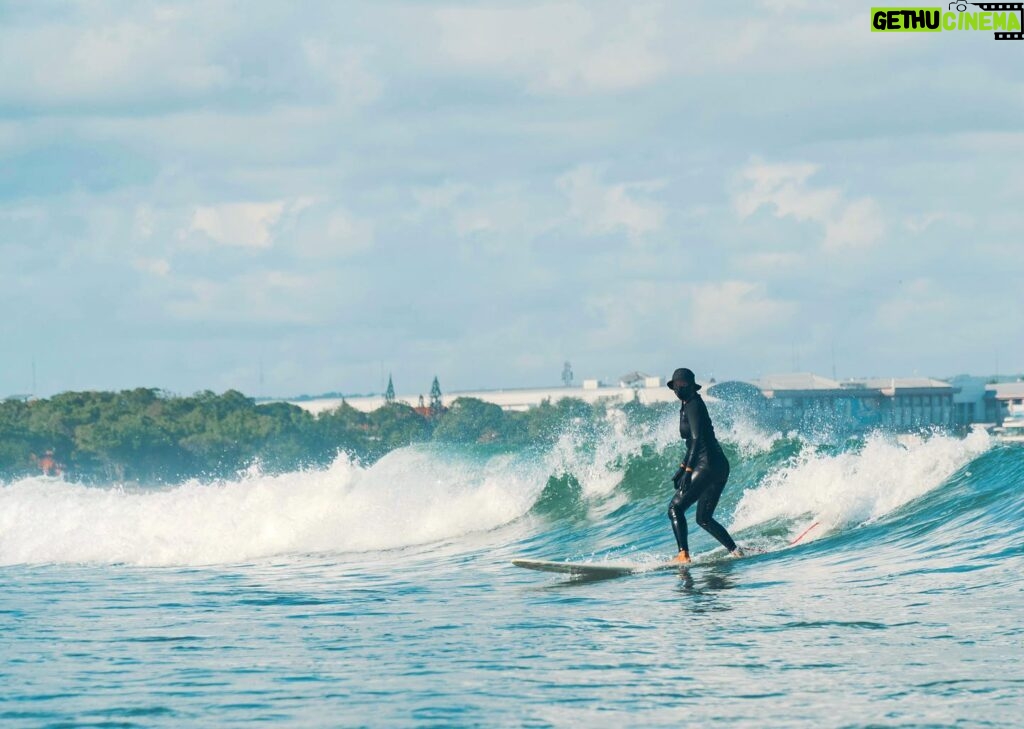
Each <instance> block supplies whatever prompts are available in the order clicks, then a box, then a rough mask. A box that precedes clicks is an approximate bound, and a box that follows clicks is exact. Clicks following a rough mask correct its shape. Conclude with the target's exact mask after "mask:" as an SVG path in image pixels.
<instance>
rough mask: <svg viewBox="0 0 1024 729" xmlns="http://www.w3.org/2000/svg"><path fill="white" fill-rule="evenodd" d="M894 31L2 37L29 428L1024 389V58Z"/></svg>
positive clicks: (271, 13)
mask: <svg viewBox="0 0 1024 729" xmlns="http://www.w3.org/2000/svg"><path fill="white" fill-rule="evenodd" d="M869 7H870V3H864V2H837V3H821V2H801V1H797V0H773V1H768V0H765V1H764V2H760V3H754V2H743V3H739V2H687V3H678V2H644V1H643V0H639V1H633V2H629V3H623V2H619V3H606V2H542V3H533V2H507V3H480V2H474V3H433V2H388V1H386V0H382V1H380V2H366V3H349V2H322V3H318V2H313V1H312V0H310V1H308V2H302V3H286V2H280V3H267V2H245V3H223V2H197V3H189V2H175V3H148V2H82V3H45V2H39V3H3V2H0V307H2V310H3V312H4V315H3V316H2V317H0V348H2V349H0V396H2V395H8V394H15V393H26V392H29V391H30V390H31V389H32V382H33V374H32V373H33V363H34V368H35V381H36V388H35V389H36V391H37V393H38V394H40V395H48V394H52V393H54V392H58V391H62V390H68V389H120V388H127V387H136V386H147V387H161V388H165V389H168V390H171V391H173V392H180V393H189V392H193V391H195V390H199V389H213V390H217V391H220V390H224V389H227V388H237V389H240V390H242V391H244V392H246V393H249V394H254V395H293V394H299V393H316V392H324V391H329V390H334V391H342V392H349V393H356V392H370V391H379V390H380V389H381V388H382V382H381V379H382V373H384V376H385V377H386V374H387V372H393V373H394V378H395V385H396V388H397V389H398V391H399V392H400V393H416V392H424V393H425V392H427V391H428V390H429V387H430V382H431V380H432V378H433V377H434V375H437V376H438V377H439V378H440V381H441V384H442V387H443V388H444V389H446V390H455V389H468V388H476V387H502V386H529V385H542V384H553V383H557V382H558V381H559V376H560V373H561V370H562V363H563V362H564V361H566V360H569V361H571V362H572V364H573V368H574V370H575V372H576V375H577V377H578V378H583V377H615V376H616V375H618V374H621V373H623V372H627V371H630V370H633V369H640V370H643V371H647V372H650V373H653V374H660V375H665V374H667V373H669V372H671V370H672V369H673V368H675V367H677V366H689V367H691V368H692V369H694V370H696V371H697V373H698V374H699V375H702V376H703V375H705V374H713V375H714V376H716V377H718V378H719V379H721V378H729V377H741V378H743V377H754V376H757V375H759V374H767V373H771V372H786V371H792V370H794V369H800V370H813V371H817V372H820V373H822V374H825V375H830V374H831V373H832V370H833V363H834V367H835V371H836V374H837V375H838V376H839V377H849V376H861V375H911V374H914V373H918V374H921V375H926V374H930V375H940V376H941V375H952V374H955V373H958V372H965V371H969V372H974V373H986V374H987V373H992V372H995V371H996V370H997V369H998V370H999V371H1000V372H1002V373H1007V372H1020V371H1021V370H1024V317H1022V316H1021V311H1022V310H1024V245H1022V241H1021V230H1022V228H1024V226H1022V223H1024V212H1022V205H1021V203H1020V200H1021V199H1022V193H1024V165H1022V161H1024V79H1022V78H1021V76H1020V73H1019V69H1020V68H1021V67H1022V64H1024V43H1014V42H1000V43H997V42H995V41H993V40H992V38H991V33H966V32H963V33H936V34H880V33H871V32H870V18H869ZM261 373H262V375H261Z"/></svg>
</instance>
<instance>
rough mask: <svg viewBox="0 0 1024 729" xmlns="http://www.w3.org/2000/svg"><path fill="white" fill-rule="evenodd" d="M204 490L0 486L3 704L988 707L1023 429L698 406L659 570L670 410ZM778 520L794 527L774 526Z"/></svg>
mask: <svg viewBox="0 0 1024 729" xmlns="http://www.w3.org/2000/svg"><path fill="white" fill-rule="evenodd" d="M613 426H614V427H609V428H608V429H607V430H606V431H605V432H603V433H602V434H600V435H599V436H596V437H589V438H588V437H583V436H580V435H578V434H574V433H571V432H567V433H566V434H564V436H563V437H562V439H561V440H560V441H559V442H558V443H557V444H556V445H555V446H554V447H553V448H546V449H541V448H536V449H526V450H524V451H519V452H508V451H495V450H493V449H487V448H483V447H476V446H472V447H469V446H467V447H455V446H440V445H435V444H429V445H418V446H413V447H409V448H403V449H400V450H397V451H394V452H392V453H391V454H389V455H388V456H386V457H385V458H383V459H382V460H380V461H379V462H377V463H374V464H373V465H369V466H365V465H360V464H358V463H355V462H353V461H351V460H350V459H348V458H347V457H345V456H344V455H339V457H338V459H337V460H336V461H335V463H334V464H333V465H332V466H331V467H330V468H328V469H325V470H317V471H306V472H300V473H290V474H284V475H268V474H263V473H261V472H260V471H259V469H258V468H254V469H252V470H251V471H249V472H246V473H243V474H239V476H238V477H237V478H236V479H232V480H229V481H223V482H217V483H199V482H190V483H185V484H180V485H177V486H170V487H169V486H162V487H150V488H147V487H142V486H128V485H123V484H109V485H104V486H96V485H90V486H85V485H81V484H75V483H65V482H63V481H59V480H51V479H41V478H29V479H24V480H20V481H15V482H12V483H7V484H4V485H3V486H2V487H0V656H2V660H0V726H3V727H17V726H25V727H41V726H111V727H112V726H118V727H133V726H139V727H180V726H232V725H240V724H247V723H254V722H258V723H263V724H272V725H280V726H297V727H326V726H591V727H592V726H608V727H613V726H615V727H617V726H668V725H673V726H678V725H697V724H701V725H721V726H730V727H766V726H785V727H815V728H817V727H822V726H828V727H861V726H891V727H896V726H901V727H902V726H914V727H920V726H954V725H955V726H958V727H971V726H978V727H982V726H985V727H992V726H998V727H1015V726H1020V725H1021V723H1022V719H1021V717H1022V716H1024V587H1022V585H1024V581H1022V579H1021V572H1022V568H1024V547H1022V536H1021V529H1022V526H1024V492H1022V484H1024V448H1020V447H1007V446H1000V445H998V444H995V443H993V442H991V441H990V440H989V439H988V438H987V437H986V436H985V435H984V434H974V435H971V436H969V437H968V438H966V439H960V438H954V437H950V436H947V435H942V434H924V435H922V436H919V437H914V438H910V439H907V438H896V437H894V436H891V435H887V434H884V433H875V434H871V435H868V436H866V437H862V438H856V439H852V440H845V441H834V442H828V441H827V440H826V441H823V440H821V439H820V438H819V439H812V438H808V437H805V436H801V435H799V434H766V433H761V432H759V431H757V430H756V429H752V428H750V427H746V426H741V425H734V426H732V427H731V428H723V429H720V433H721V436H722V439H723V441H724V442H725V445H726V449H727V452H728V454H729V457H730V460H731V462H732V466H733V471H732V477H731V479H730V484H729V486H728V487H727V489H726V491H725V493H724V495H723V497H722V501H721V503H720V505H719V507H718V512H717V516H718V517H719V519H720V520H721V521H722V522H723V523H724V524H725V525H726V526H727V527H728V528H729V529H730V531H731V532H732V533H733V535H734V536H735V537H736V539H737V541H738V542H739V543H740V544H741V545H744V546H745V547H747V548H748V549H749V551H750V552H752V553H753V552H763V553H761V554H755V555H753V556H749V557H747V558H745V559H741V560H734V559H731V558H728V557H727V556H726V555H725V554H724V550H722V548H721V547H719V546H718V545H717V544H716V543H715V542H714V541H713V540H711V539H710V538H709V537H708V535H707V534H705V533H704V532H702V531H701V530H699V529H698V528H697V527H696V525H695V524H694V523H693V518H692V512H691V514H690V517H689V520H690V532H691V545H692V548H693V551H694V553H695V555H696V563H695V565H694V566H693V567H691V568H690V569H688V570H683V571H680V572H652V573H649V574H639V575H634V576H629V577H622V578H618V579H613V580H596V581H584V580H573V579H567V578H565V577H564V576H558V575H548V574H542V573H536V572H529V571H526V570H520V569H517V568H515V567H513V566H512V565H511V564H510V560H511V559H512V558H513V557H517V556H523V557H530V558H539V559H586V560H589V561H595V560H598V561H599V560H609V561H615V562H622V561H633V562H635V563H637V564H641V565H643V564H654V563H656V562H658V561H661V560H664V559H665V558H666V557H668V556H670V555H671V554H672V553H673V552H674V542H673V538H672V534H671V529H670V527H669V523H668V519H667V517H666V508H667V504H668V501H669V499H670V497H671V495H672V491H671V486H670V485H669V483H668V480H667V477H668V476H669V475H670V474H671V471H672V470H673V466H674V463H675V459H676V458H677V457H678V450H679V446H678V443H677V442H676V436H675V434H674V433H673V426H672V424H671V423H670V422H665V423H661V424H659V425H657V426H655V427H650V428H647V429H642V430H639V431H638V430H636V429H630V428H627V427H625V426H622V424H621V423H619V424H614V423H613ZM798 538H799V541H798V542H797V543H796V544H791V542H793V541H794V540H797V539H798Z"/></svg>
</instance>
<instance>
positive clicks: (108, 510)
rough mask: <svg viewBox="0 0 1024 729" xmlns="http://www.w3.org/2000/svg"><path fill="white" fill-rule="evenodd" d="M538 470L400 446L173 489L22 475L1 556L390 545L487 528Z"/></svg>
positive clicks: (79, 559) (244, 554)
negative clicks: (316, 466) (367, 459)
mask: <svg viewBox="0 0 1024 729" xmlns="http://www.w3.org/2000/svg"><path fill="white" fill-rule="evenodd" d="M543 484H544V478H543V477H542V476H541V475H540V474H538V473H533V472H531V469H530V468H529V467H528V466H524V464H523V463H522V462H516V461H515V460H514V459H513V458H511V457H505V456H502V457H496V458H491V459H489V460H487V461H486V462H484V463H480V461H479V460H474V459H469V458H465V457H459V456H458V455H457V454H444V456H443V457H438V456H437V455H436V454H434V453H432V452H431V451H430V450H429V449H421V448H403V449H399V450H397V451H394V452H392V453H390V454H388V455H387V456H386V457H385V458H383V459H381V460H380V461H379V462H377V463H376V464H374V465H373V466H372V467H369V468H362V467H360V466H358V465H356V464H354V463H352V462H350V461H349V460H348V459H347V458H344V457H339V458H338V459H337V460H336V461H335V462H334V463H333V464H332V465H331V467H330V468H328V469H326V470H322V471H306V472H298V473H290V474H284V475H280V476H268V475H263V474H261V473H259V472H258V471H252V472H250V473H247V474H245V475H244V476H242V477H241V478H239V479H238V480H237V481H229V482H223V483H217V484H200V483H195V482H192V483H186V484H184V485H181V486H177V487H174V488H168V489H161V490H153V489H133V490H129V489H125V488H120V487H107V488H97V487H86V486H82V485H78V484H72V483H64V482H61V481H55V480H52V479H42V478H29V479H24V480H21V481H18V482H15V483H12V484H10V485H7V486H5V487H2V488H0V564H24V563H28V564H40V563H53V562H58V563H125V564H135V565H201V564H217V563H233V562H240V561H247V560H252V559H257V558H261V557H267V556H271V555H277V554H286V553H308V552H321V551H335V552H341V551H362V550H376V549H389V548H395V547H402V546H407V545H413V544H424V543H429V542H432V541H436V540H440V539H445V538H451V537H455V536H458V535H461V534H466V533H469V532H473V531H480V530H487V529H492V528H494V527H497V526H500V525H501V524H504V523H507V522H509V521H512V520H514V519H516V518H518V517H520V516H522V515H523V514H525V513H526V512H527V510H529V508H530V506H531V505H532V504H533V502H534V500H535V499H536V498H537V495H538V492H539V490H540V488H542V487H543Z"/></svg>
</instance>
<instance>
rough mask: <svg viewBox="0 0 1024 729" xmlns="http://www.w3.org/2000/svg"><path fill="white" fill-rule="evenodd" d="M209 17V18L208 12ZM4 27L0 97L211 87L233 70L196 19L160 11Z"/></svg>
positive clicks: (72, 97)
mask: <svg viewBox="0 0 1024 729" xmlns="http://www.w3.org/2000/svg"><path fill="white" fill-rule="evenodd" d="M205 20H206V21H207V22H209V20H210V19H209V18H206V19H205ZM90 21H91V22H90V23H89V24H87V25H85V26H84V27H82V26H75V25H72V24H64V23H48V24H42V25H38V26H30V27H19V26H17V25H9V26H7V27H5V28H3V29H0V78H2V79H3V80H2V81H0V98H8V99H18V100H22V101H27V102H29V103H63V102H69V101H89V102H103V101H109V100H112V99H120V98H125V97H131V96H135V97H150V96H153V95H154V92H156V91H159V92H161V93H163V94H165V95H168V94H197V93H199V94H205V93H209V92H213V91H216V90H218V89H222V88H224V87H225V86H227V85H228V84H229V83H230V81H231V80H232V74H231V72H230V71H229V70H228V69H227V68H226V67H225V66H224V65H222V64H221V63H219V62H218V61H216V60H214V59H212V58H211V57H210V48H209V47H208V46H211V45H212V43H211V42H210V40H209V38H208V37H207V34H206V33H204V32H203V31H202V30H201V31H200V32H195V29H194V26H195V22H194V21H195V19H194V18H189V17H185V16H184V15H181V14H166V13H154V14H152V15H150V16H148V17H147V16H146V15H145V13H143V14H141V16H140V17H136V18H131V19H122V18H119V17H113V16H108V17H96V18H90Z"/></svg>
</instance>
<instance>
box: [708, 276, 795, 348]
mask: <svg viewBox="0 0 1024 729" xmlns="http://www.w3.org/2000/svg"><path fill="white" fill-rule="evenodd" d="M691 310H692V312H693V317H692V319H691V331H692V333H693V334H694V335H695V336H697V337H699V338H701V339H702V340H704V341H705V342H706V343H708V344H715V343H719V342H729V341H736V340H739V339H742V338H744V337H746V336H748V335H762V336H763V335H764V334H767V333H771V332H773V331H780V330H783V329H785V328H786V327H787V326H788V325H789V323H790V320H791V319H792V317H793V315H794V314H795V313H796V305H795V304H794V303H792V302H788V301H782V300H779V299H773V298H771V297H770V296H768V295H767V293H766V292H765V287H764V286H763V285H762V284H757V283H751V282H749V281H722V282H717V283H707V284H699V285H697V286H695V287H694V288H693V299H692V307H691Z"/></svg>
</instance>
